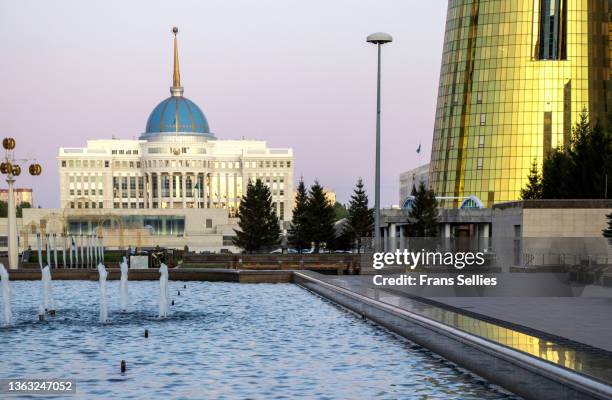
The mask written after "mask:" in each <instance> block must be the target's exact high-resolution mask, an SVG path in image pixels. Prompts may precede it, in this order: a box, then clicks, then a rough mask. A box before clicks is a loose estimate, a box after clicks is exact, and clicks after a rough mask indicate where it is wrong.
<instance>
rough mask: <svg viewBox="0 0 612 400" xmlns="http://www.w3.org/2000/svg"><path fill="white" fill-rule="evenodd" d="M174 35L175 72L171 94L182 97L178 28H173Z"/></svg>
mask: <svg viewBox="0 0 612 400" xmlns="http://www.w3.org/2000/svg"><path fill="white" fill-rule="evenodd" d="M172 33H173V34H174V72H173V74H172V87H171V88H170V93H172V96H182V95H183V88H182V87H181V73H180V72H179V57H178V42H177V40H176V34H177V33H178V28H177V27H176V26H175V27H173V28H172Z"/></svg>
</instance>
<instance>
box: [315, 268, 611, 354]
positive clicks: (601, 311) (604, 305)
mask: <svg viewBox="0 0 612 400" xmlns="http://www.w3.org/2000/svg"><path fill="white" fill-rule="evenodd" d="M326 280H328V281H329V282H333V283H335V284H338V285H340V286H343V287H345V288H347V289H355V290H357V291H363V290H364V289H368V291H372V290H374V291H388V292H392V293H393V294H401V293H406V295H407V297H410V296H415V295H416V296H422V297H424V298H425V299H429V300H432V301H434V302H438V303H442V304H446V305H449V306H451V307H454V308H457V309H461V310H465V311H466V312H468V313H470V314H471V315H472V316H474V314H478V315H480V316H483V317H485V318H492V319H496V320H501V321H505V322H508V323H510V324H513V325H519V326H522V327H525V328H527V329H528V330H537V331H541V332H545V333H547V334H550V335H553V336H558V337H562V338H565V339H569V340H571V341H575V342H579V343H582V344H586V345H588V346H592V347H596V348H600V349H604V350H608V351H610V352H612V298H611V297H601V296H606V295H608V296H609V291H608V290H607V289H606V288H597V287H593V288H588V287H587V288H582V289H583V290H580V291H579V293H580V294H581V295H582V296H585V295H587V294H589V293H591V294H596V295H598V296H600V297H508V296H506V297H459V296H455V295H454V293H449V292H448V291H446V292H442V291H440V292H439V294H440V295H438V296H431V295H428V294H427V293H423V290H422V288H414V287H407V286H384V287H381V286H375V285H374V284H373V283H372V276H338V277H328V278H326ZM609 290H612V288H610V289H609ZM517 292H518V293H520V292H519V290H518V289H517ZM443 293H446V295H443Z"/></svg>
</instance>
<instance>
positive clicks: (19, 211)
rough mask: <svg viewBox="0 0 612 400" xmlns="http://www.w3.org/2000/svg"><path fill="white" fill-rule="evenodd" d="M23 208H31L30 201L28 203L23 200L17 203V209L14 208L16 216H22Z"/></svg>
mask: <svg viewBox="0 0 612 400" xmlns="http://www.w3.org/2000/svg"><path fill="white" fill-rule="evenodd" d="M24 208H32V205H31V204H30V203H28V202H27V201H24V202H22V203H21V204H19V205H18V206H17V209H16V210H15V213H16V215H17V218H22V217H23V209H24Z"/></svg>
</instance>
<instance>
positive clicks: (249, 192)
mask: <svg viewBox="0 0 612 400" xmlns="http://www.w3.org/2000/svg"><path fill="white" fill-rule="evenodd" d="M412 195H413V196H414V201H413V206H412V208H411V211H410V214H409V219H410V221H411V223H410V224H409V225H408V229H407V230H406V231H405V233H406V235H407V236H416V237H432V236H436V235H437V229H438V202H437V201H436V197H435V195H434V193H433V192H432V191H431V190H429V189H428V188H426V187H425V184H424V183H423V182H421V183H420V184H419V186H418V187H413V188H412ZM238 227H239V229H235V230H234V231H235V232H236V236H235V238H234V239H233V243H234V245H235V246H237V247H240V248H241V249H243V250H244V251H246V252H249V253H252V252H260V251H266V250H272V249H274V248H275V247H277V246H279V245H280V244H281V226H280V222H279V219H278V216H277V215H276V210H275V209H274V207H273V204H272V193H271V192H270V189H269V187H268V186H267V185H265V184H264V183H263V182H262V181H261V180H260V179H257V180H256V181H255V182H252V181H250V182H249V183H248V185H247V188H246V193H245V194H244V196H243V197H242V200H241V202H240V207H239V209H238ZM373 233H374V210H373V209H372V208H370V206H369V199H368V195H367V193H366V190H365V188H364V184H363V180H362V179H361V178H359V179H358V180H357V183H356V184H355V188H354V190H353V194H352V195H351V198H350V201H349V203H348V206H347V207H344V206H342V205H341V204H339V203H336V204H332V203H331V202H330V201H329V200H328V199H327V197H326V195H325V190H324V188H323V186H322V185H321V184H320V183H319V181H318V180H315V181H314V183H313V184H312V185H311V186H310V187H309V188H307V187H306V184H305V183H304V181H303V179H301V180H300V182H299V184H298V187H297V190H296V195H295V203H294V207H293V216H292V219H291V224H290V227H289V229H288V230H287V238H286V239H287V240H286V246H287V247H291V248H293V249H295V250H297V251H298V252H303V251H311V250H312V251H314V252H319V251H320V250H321V249H325V250H351V249H357V251H361V250H362V249H363V248H365V247H368V246H369V242H370V241H371V238H372V236H373Z"/></svg>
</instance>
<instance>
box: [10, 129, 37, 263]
mask: <svg viewBox="0 0 612 400" xmlns="http://www.w3.org/2000/svg"><path fill="white" fill-rule="evenodd" d="M15 145H16V143H15V139H13V138H4V140H2V147H4V150H5V153H4V160H3V161H2V163H1V164H0V172H1V173H2V174H4V175H6V183H7V184H8V256H9V268H10V269H17V266H18V263H19V244H18V241H17V239H18V238H17V209H16V204H15V194H14V190H13V189H14V185H15V177H17V176H19V175H20V174H21V165H20V164H25V163H26V162H28V161H31V160H27V159H16V158H15V155H14V150H15ZM29 172H30V175H32V176H38V175H40V174H41V173H42V167H41V166H40V164H37V163H33V164H31V165H30V168H29Z"/></svg>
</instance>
